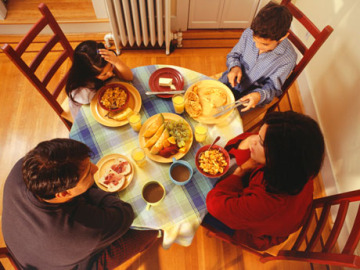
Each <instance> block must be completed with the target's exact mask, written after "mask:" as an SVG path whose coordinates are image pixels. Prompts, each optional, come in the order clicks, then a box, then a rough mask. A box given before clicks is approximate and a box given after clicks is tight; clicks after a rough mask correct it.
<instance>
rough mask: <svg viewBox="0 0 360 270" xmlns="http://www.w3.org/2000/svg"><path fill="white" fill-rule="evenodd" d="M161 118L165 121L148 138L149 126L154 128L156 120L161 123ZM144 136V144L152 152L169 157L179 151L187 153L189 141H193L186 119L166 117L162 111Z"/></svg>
mask: <svg viewBox="0 0 360 270" xmlns="http://www.w3.org/2000/svg"><path fill="white" fill-rule="evenodd" d="M160 119H161V121H163V123H162V124H161V126H160V128H158V129H157V131H156V132H155V134H154V135H152V137H150V138H146V136H145V134H146V135H148V134H147V131H148V130H149V128H152V127H153V126H154V123H155V122H157V124H159V123H160ZM151 133H152V132H151ZM143 137H144V139H145V145H144V146H145V147H146V148H148V149H149V151H150V154H152V155H160V156H162V157H165V158H168V157H170V156H172V155H175V154H176V153H178V152H181V153H186V151H187V150H188V147H189V146H188V144H187V143H188V142H189V141H191V139H192V133H191V129H190V127H189V125H188V124H187V123H186V121H185V120H183V119H180V120H172V119H165V118H164V116H163V115H162V114H161V113H160V114H159V116H156V117H155V119H154V120H153V122H152V123H150V125H149V127H148V128H147V129H146V130H145V132H144V135H143Z"/></svg>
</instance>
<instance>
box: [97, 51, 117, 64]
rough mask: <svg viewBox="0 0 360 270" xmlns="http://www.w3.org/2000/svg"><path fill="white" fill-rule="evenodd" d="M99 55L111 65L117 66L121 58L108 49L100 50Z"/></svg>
mask: <svg viewBox="0 0 360 270" xmlns="http://www.w3.org/2000/svg"><path fill="white" fill-rule="evenodd" d="M99 54H100V55H101V57H102V58H104V59H105V60H106V61H107V62H109V63H110V64H113V65H115V64H116V63H117V62H118V61H119V58H118V57H117V55H116V54H115V53H114V52H113V51H110V50H107V49H99Z"/></svg>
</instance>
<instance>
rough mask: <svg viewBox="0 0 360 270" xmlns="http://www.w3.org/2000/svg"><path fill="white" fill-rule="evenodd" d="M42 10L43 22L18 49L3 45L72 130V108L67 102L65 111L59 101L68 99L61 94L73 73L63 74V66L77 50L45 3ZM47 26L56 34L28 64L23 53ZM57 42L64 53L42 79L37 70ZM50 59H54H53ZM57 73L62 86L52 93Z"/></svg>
mask: <svg viewBox="0 0 360 270" xmlns="http://www.w3.org/2000/svg"><path fill="white" fill-rule="evenodd" d="M38 8H39V10H40V12H41V13H42V15H43V16H42V17H41V19H39V21H38V22H37V23H36V24H35V25H34V26H33V27H32V28H31V29H30V31H29V32H28V33H27V34H26V36H25V37H24V38H23V39H22V40H21V41H20V42H19V44H18V45H17V46H16V48H15V49H13V47H12V46H11V45H9V44H5V45H4V46H2V50H3V51H4V53H5V54H6V55H7V56H8V57H9V58H10V60H11V61H12V62H13V63H14V64H15V65H16V66H17V67H18V68H19V69H20V71H21V72H22V73H23V74H24V75H25V76H26V77H27V78H28V80H29V81H30V82H31V83H32V84H33V86H35V88H36V89H37V90H38V91H39V92H40V94H41V95H42V96H43V97H44V98H45V100H46V101H47V102H48V103H49V104H50V106H51V107H52V108H53V109H54V111H55V112H56V113H57V115H58V116H59V117H60V118H61V120H62V121H63V122H64V124H65V125H66V127H67V128H68V129H69V130H70V128H71V126H72V122H73V119H72V116H71V114H70V111H69V108H68V103H67V100H65V101H64V100H63V104H64V105H63V106H64V107H66V106H67V107H66V108H65V109H64V108H63V107H62V105H61V103H60V102H61V101H58V100H59V99H61V98H63V97H64V96H66V95H64V94H63V95H60V93H61V92H62V90H63V89H64V86H65V84H66V80H67V77H68V72H69V70H68V71H67V72H63V69H61V67H62V65H63V63H64V62H65V61H66V60H68V59H70V60H71V61H72V60H73V52H74V51H73V48H72V47H71V45H70V43H69V41H68V40H67V39H66V37H65V35H64V33H63V31H62V30H61V28H60V26H59V25H58V23H57V22H56V20H55V18H54V16H53V15H52V14H51V12H50V10H49V9H48V7H47V6H46V5H45V4H43V3H41V4H40V5H39V6H38ZM46 26H49V27H50V28H51V30H52V31H53V33H54V35H53V36H49V37H48V40H47V42H46V44H45V45H44V47H43V48H42V49H41V50H40V51H39V53H38V54H37V55H36V56H35V58H34V59H33V60H32V61H31V63H30V64H27V63H25V61H24V60H23V58H22V56H23V53H24V52H25V50H26V49H27V48H28V47H29V45H31V44H32V42H33V41H34V39H35V38H36V37H37V36H38V35H39V34H40V32H41V31H42V30H43V29H44V28H45V27H46ZM57 43H60V44H61V46H62V49H63V50H62V53H61V55H60V56H59V57H58V58H55V59H56V60H55V62H54V63H53V64H52V66H51V68H50V69H49V70H48V71H47V74H46V75H45V76H44V77H43V78H40V76H39V75H37V74H36V71H37V69H38V67H39V66H40V64H41V63H42V62H43V60H44V59H45V58H46V57H47V56H48V55H49V53H50V52H51V50H52V49H53V48H54V46H55V45H57ZM58 47H60V46H58ZM49 58H50V59H53V57H52V58H51V57H49ZM48 61H50V60H48V59H47V60H46V62H47V63H48ZM44 62H45V61H44ZM56 73H57V75H59V77H60V79H58V78H59V77H58V76H56V80H57V81H58V83H57V82H56V83H57V86H56V87H55V89H52V90H50V89H49V82H50V80H51V79H52V78H53V77H54V75H55V74H56ZM54 80H55V77H54Z"/></svg>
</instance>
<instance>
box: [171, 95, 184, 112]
mask: <svg viewBox="0 0 360 270" xmlns="http://www.w3.org/2000/svg"><path fill="white" fill-rule="evenodd" d="M172 102H173V105H174V110H175V112H176V113H178V114H181V113H183V112H184V106H185V100H184V96H183V95H181V94H176V95H174V96H173V97H172Z"/></svg>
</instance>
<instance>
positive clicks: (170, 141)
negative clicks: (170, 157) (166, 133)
mask: <svg viewBox="0 0 360 270" xmlns="http://www.w3.org/2000/svg"><path fill="white" fill-rule="evenodd" d="M167 140H168V142H169V143H171V144H176V139H175V137H173V136H171V137H169V138H168V139H167Z"/></svg>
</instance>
